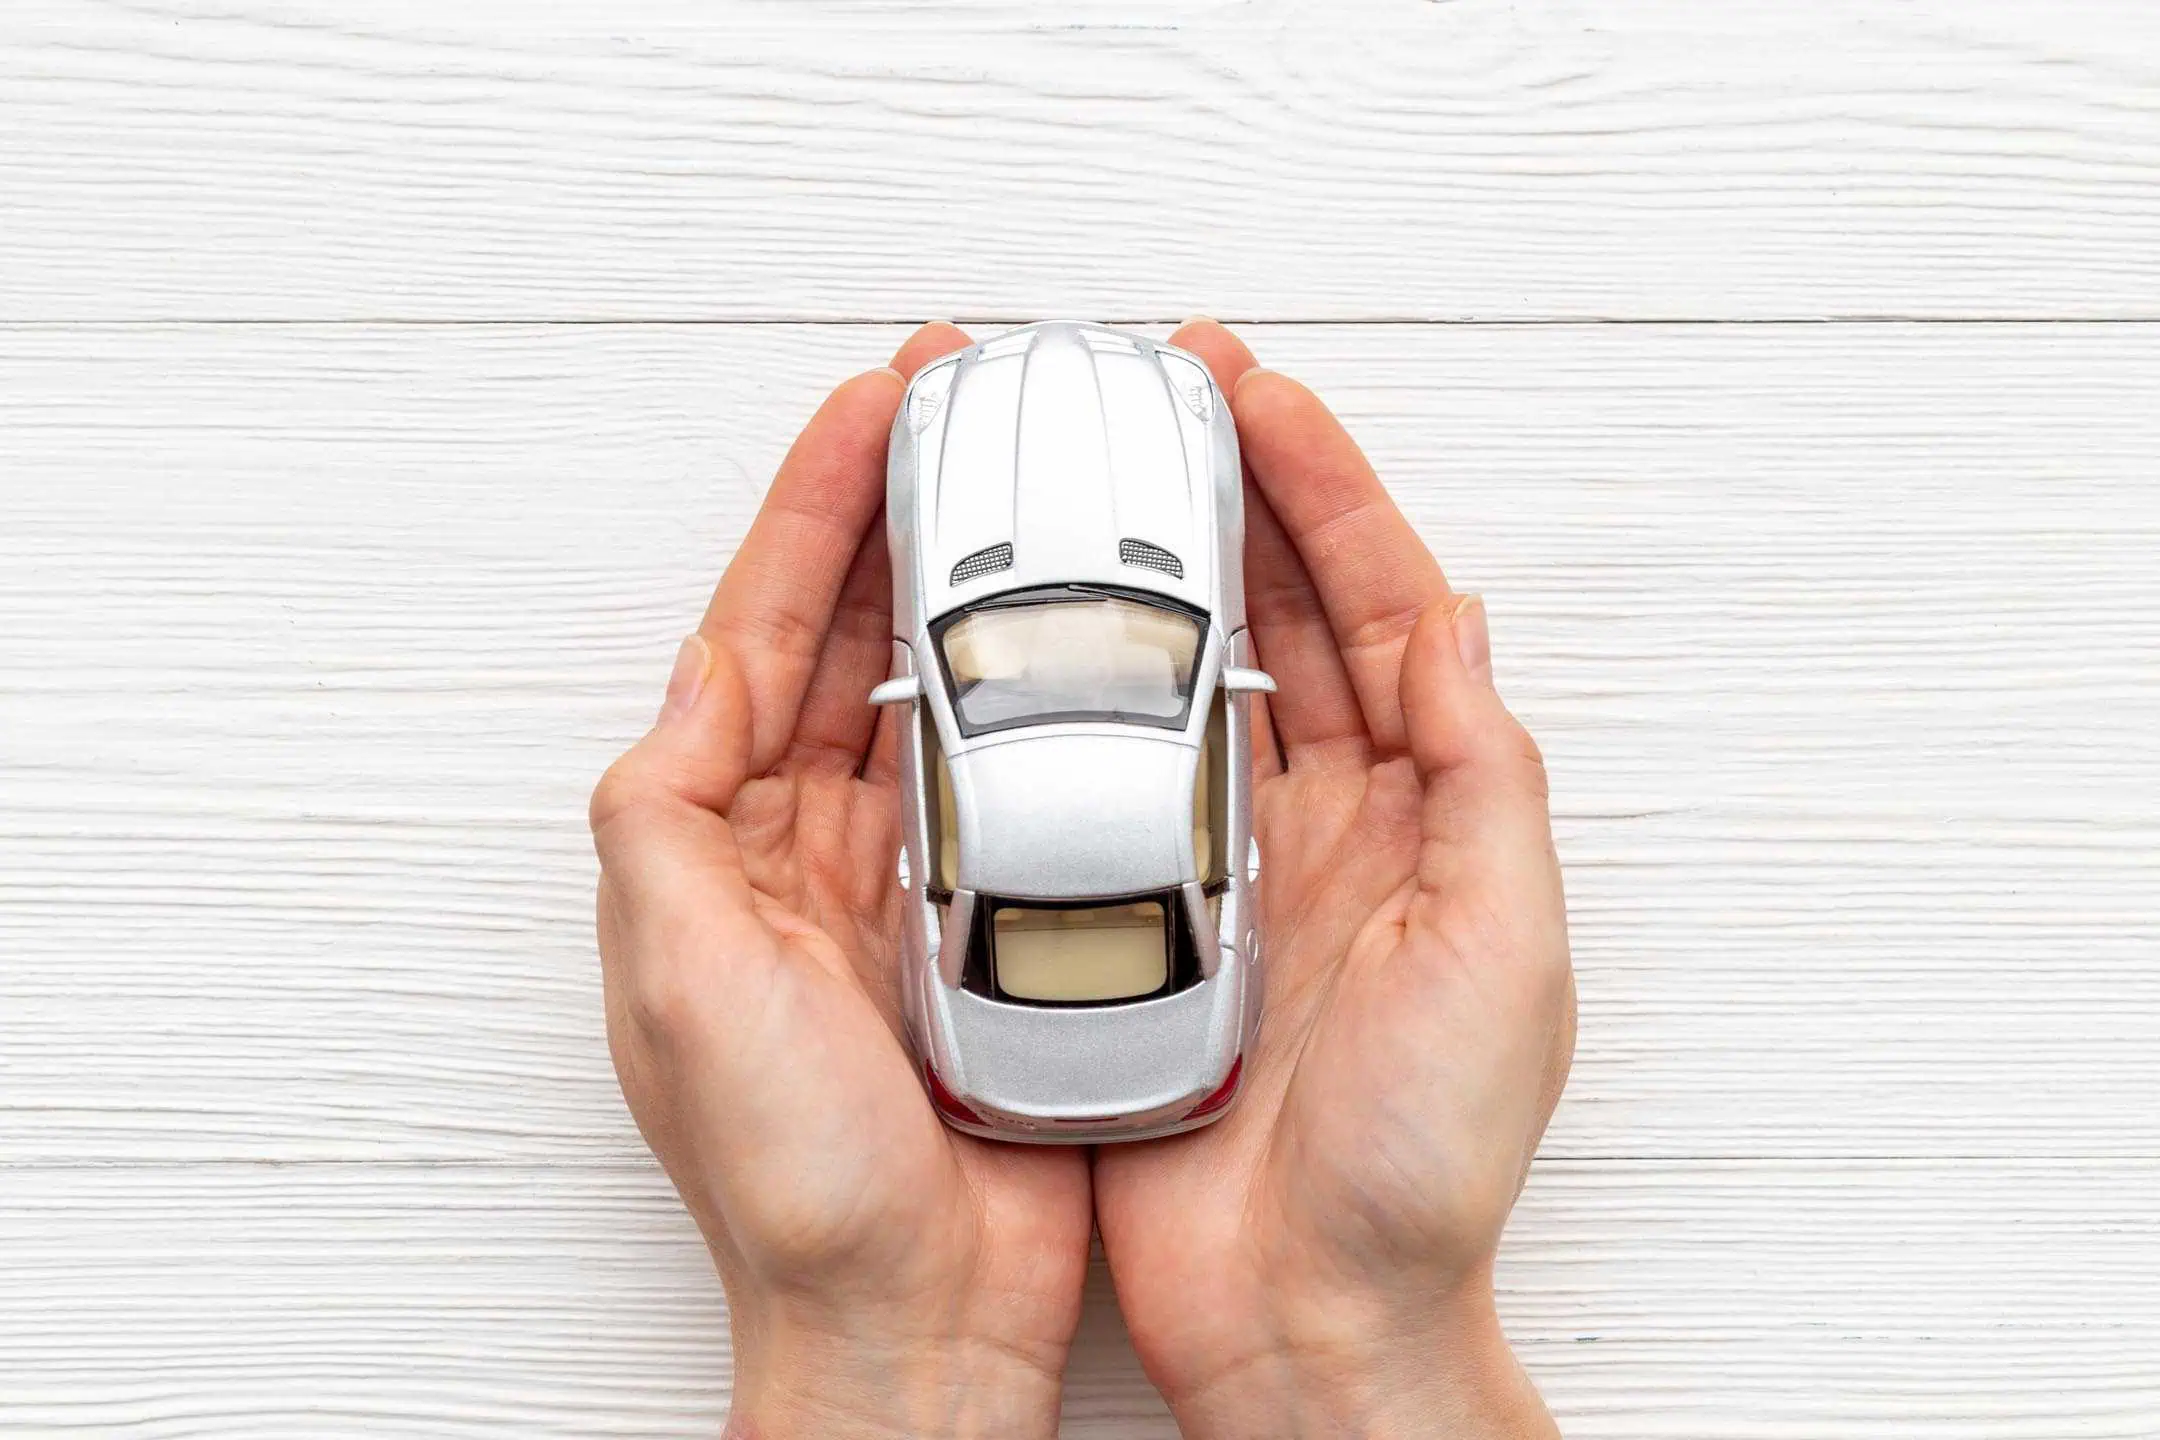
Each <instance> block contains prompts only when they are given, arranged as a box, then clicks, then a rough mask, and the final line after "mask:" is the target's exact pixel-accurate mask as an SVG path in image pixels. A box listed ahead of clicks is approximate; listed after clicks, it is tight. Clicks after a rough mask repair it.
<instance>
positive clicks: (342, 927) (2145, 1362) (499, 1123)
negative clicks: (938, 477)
mask: <svg viewBox="0 0 2160 1440" xmlns="http://www.w3.org/2000/svg"><path fill="white" fill-rule="evenodd" d="M1194 310H1205V311H1208V312H1211V313H1214V314H1216V315H1218V316H1221V317H1223V318H1226V319H1230V320H1233V321H1239V322H1245V326H1244V328H1245V333H1246V334H1247V336H1248V338H1249V339H1250V340H1251V341H1252V343H1253V345H1254V346H1255V348H1256V349H1257V350H1258V351H1259V352H1260V354H1261V355H1262V357H1263V358H1264V359H1265V360H1267V361H1268V362H1270V363H1273V364H1276V365H1278V366H1280V367H1282V368H1285V369H1288V370H1291V371H1293V372H1295V373H1297V374H1300V375H1302V376H1305V377H1307V378H1309V379H1310V380H1311V381H1312V382H1313V383H1315V384H1316V385H1317V386H1318V388H1319V389H1320V390H1321V391H1322V392H1323V393H1324V394H1325V395H1326V396H1328V397H1329V398H1330V399H1331V400H1332V401H1333V402H1335V403H1336V404H1337V405H1338V407H1339V408H1340V409H1341V410H1342V411H1343V412H1344V413H1345V414H1346V416H1347V417H1348V418H1349V420H1350V423H1351V424H1352V426H1353V428H1354V429H1355V430H1356V431H1357V433H1358V434H1359V435H1360V436H1361V437H1363V438H1364V439H1365V440H1366V441H1367V442H1368V444H1369V447H1370V449H1371V450H1372V452H1373V454H1374V456H1375V458H1376V460H1377V462H1378V463H1379V465H1380V467H1381V469H1382V472H1383V473H1384V474H1385V475H1386V476H1387V477H1388V478H1389V480H1390V482H1391V483H1392V485H1393V486H1394V488H1395V490H1396V493H1397V494H1398V496H1399V497H1400V498H1401V501H1402V503H1403V504H1404V506H1405V507H1406V508H1407V509H1408V510H1409V511H1410V512H1411V514H1412V515H1413V517H1414V518H1415V519H1416V521H1417V522H1418V523H1419V525H1420V526H1421V528H1422V529H1423V530H1424V532H1425V533H1426V534H1427V535H1428V536H1429V537H1430V539H1431V541H1432V543H1433V544H1434V546H1435V548H1436V549H1437V550H1438V551H1439V552H1440V553H1441V555H1442V557H1443V559H1444V560H1445V562H1446V563H1447V565H1448V566H1449V569H1450V572H1451V574H1452V575H1453V577H1454V578H1455V580H1456V581H1457V583H1458V584H1459V585H1462V586H1464V587H1466V588H1475V589H1478V590H1482V591H1484V592H1485V593H1486V594H1487V595H1488V596H1489V597H1490V603H1491V606H1492V611H1493V615H1494V628H1495V633H1496V641H1497V645H1498V647H1499V656H1500V664H1501V667H1502V673H1503V681H1504V684H1505V686H1506V688H1507V689H1508V691H1509V692H1510V694H1511V696H1512V698H1513V699H1514V700H1515V701H1516V703H1517V705H1518V708H1519V709H1520V710H1521V711H1523V713H1524V714H1525V715H1526V717H1527V718H1528V719H1529V720H1530V722H1531V723H1532V725H1533V727H1534V728H1535V729H1536V731H1537V732H1538V734H1539V735H1540V737H1541V738H1542V739H1543V740H1544V742H1545V745H1546V748H1547V750H1548V752H1549V754H1550V756H1551V760H1552V765H1553V770H1554V784H1555V802H1556V807H1557V819H1558V827H1559V834H1560V841H1561V850H1562V854H1563V858H1564V859H1565V861H1566V862H1567V866H1568V873H1569V884H1570V891H1571V896H1572V902H1573V909H1574V925H1575V932H1574V933H1575V938H1576V957H1577V963H1578V966H1579V968H1580V972H1581V991H1582V1043H1581V1049H1580V1055H1579V1058H1578V1060H1577V1064H1576V1070H1575V1079H1574V1083H1573V1086H1572V1088H1571V1089H1570V1091H1569V1096H1568V1100H1567V1102H1566V1103H1565V1105H1564V1106H1563V1107H1562V1110H1561V1113H1560V1116H1559V1119H1558V1121H1557V1123H1556V1124H1555V1127H1554V1129H1553V1132H1552V1135H1551V1137H1550V1138H1549V1140H1548V1141H1547V1143H1546V1146H1545V1150H1544V1154H1543V1158H1542V1159H1541V1160H1540V1162H1539V1165H1538V1167H1537V1170H1536V1172H1535V1175H1534V1177H1533V1180H1532V1183H1531V1185H1530V1188H1529V1191H1528V1193H1527V1194H1526V1196H1525V1197H1524V1199H1523V1202H1522V1205H1521V1208H1520V1210H1519V1211H1518V1214H1517V1217H1516V1221H1515V1224H1514V1226H1513V1228H1512V1230H1511V1231H1510V1233H1509V1240H1508V1245H1507V1248H1506V1250H1505V1252H1504V1255H1503V1260H1502V1275H1501V1279H1502V1282H1503V1286H1504V1290H1505V1296H1504V1307H1505V1314H1506V1318H1507V1321H1508V1323H1509V1328H1510V1330H1511V1332H1512V1334H1513V1335H1514V1337H1515V1339H1516V1341H1517V1343H1518V1345H1519V1347H1520V1349H1521V1351H1522V1353H1523V1355H1524V1356H1525V1358H1526V1360H1527V1362H1528V1364H1529V1365H1530V1367H1531V1369H1532V1370H1533V1371H1534V1372H1535V1374H1536V1376H1537V1378H1538V1380H1539V1382H1540V1384H1541V1385H1542V1386H1543V1387H1544V1389H1545V1391H1546V1393H1547V1394H1548V1395H1549V1396H1550V1398H1551V1400H1552V1402H1553V1404H1554V1407H1555V1408H1556V1410H1557V1411H1558V1412H1559V1414H1560V1415H1561V1417H1562V1419H1563V1422H1564V1425H1565V1428H1566V1429H1567V1430H1568V1432H1569V1433H1570V1434H1571V1435H1572V1436H1575V1437H1590V1436H1602V1437H1694V1436H1703V1437H1711V1436H1717V1437H1724V1436H1749V1437H1775V1440H1795V1437H1803V1436H1822V1437H1841V1440H1842V1437H1853V1436H1879V1437H1942V1440H1949V1437H1958V1440H1968V1437H1986V1440H2012V1437H2015V1440H2066V1437H2110V1440H2118V1437H2119V1440H2127V1437H2152V1436H2156V1435H2160V818H2156V814H2155V810H2156V805H2160V488H2156V487H2160V473H2156V472H2160V7H2155V6H2154V5H2152V4H2150V3H2147V0H1905V3H1899V4H1887V3H1880V0H1810V3H1808V4H1805V5H1797V4H1774V3H1770V0H1763V3H1735V0H1625V3H1622V0H1610V3H1603V4H1600V3H1594V0H1514V3H1506V0H1452V3H1438V4H1432V3H1410V0H1374V3H1370V4H1367V5H1360V6H1355V7H1338V6H1331V5H1324V4H1320V3H1287V0H1249V3H1229V0H1215V3H1166V0H1130V3H1099V0H1063V3H1048V0H1043V3H1020V0H947V3H932V4H905V5H903V4H897V3H868V0H864V3H829V4H783V3H777V0H765V3H750V0H735V3H718V0H606V3H597V0H596V3H584V4H566V5H550V6H541V5H530V4H517V3H511V0H488V3H474V0H467V3H462V4H445V3H441V0H426V3H422V0H378V3H367V4H363V3H359V0H348V3H340V4H332V3H326V0H297V3H279V0H128V3H121V0H9V3H8V4H7V5H6V7H5V8H4V9H0V1433H4V1434H6V1435H7V1436H9V1437H18V1436H61V1437H78V1436H100V1437H103V1436H121V1437H183V1436H184V1437H213V1436H214V1437H221V1440H222V1437H278V1440H288V1437H314V1436H337V1437H346V1436H352V1437H362V1436H364V1437H417V1436H431V1437H432V1436H518V1437H525V1436H533V1435H580V1436H584V1435H591V1436H610V1437H623V1436H663V1435H665V1436H693V1435H701V1434H710V1433H712V1431H713V1430H714V1428H715V1425H716V1421H717V1417H718V1416H719V1415H720V1414H721V1413H722V1412H723V1411H724V1409H725V1405H726V1397H727V1390H728V1381H729V1365H728V1355H727V1344H726V1319H725V1314H724V1311H723V1307H722V1303H721V1298H720V1294H719V1290H718V1287H717V1285H716V1284H715V1283H714V1282H713V1281H712V1279H711V1278H710V1276H709V1273H708V1271H707V1268H706V1264H705V1260H704V1257H703V1254H702V1251H701V1249H700V1247H699V1245H698V1243H697V1241H696V1238H695V1236H694V1234H693V1232H692V1230H691V1227H690V1226H689V1224H688V1223H687V1221H686V1220H685V1219H684V1218H683V1216H682V1214H681V1213H680V1211H679V1210H678V1208H677V1206H676V1204H675V1202H674V1199H673V1196H672V1194H671V1193H670V1191H669V1190H668V1188H667V1186H666V1184H665V1182H664V1181H663V1179H662V1178H661V1177H660V1176H659V1174H658V1173H657V1171H656V1170H655V1168H654V1166H653V1165H652V1163H651V1161H650V1160H649V1158H648V1157H647V1155H646V1153H645V1151H644V1149H643V1147H642V1146H641V1145H640V1143H639V1141H638V1138H637V1136H636V1134H635V1132H634V1131H633V1129H632V1128H631V1126H630V1124H629V1121H628V1119H627V1118H626V1116H625V1115H624V1113H623V1110H622V1107H621V1103H620V1101H619V1099H618V1097H617V1094H616V1090H615V1085H614V1081H613V1077H612V1075H611V1073H610V1071H609V1068H608V1063H607V1058H606V1054H605V1050H604V1046H603V1042H602V1037H601V1027H600V1018H599V999H598V987H597V979H596V975H595V965H594V962H593V958H592V954H591V937H590V931H589V914H588V908H589V903H590V884H591V869H592V867H591V861H590V858H589V852H588V849H587V845H586V840H585V836H584V833H583V821H582V809H583V800H584V796H585V793H586V791H587V788H588V786H589V784H590V782H591V780H592V778H593V777H594V775H596V774H597V772H598V771H599V769H600V768H601V766H602V764H603V763H604V761H605V760H606V758H607V757H609V756H610V755H611V754H612V753H614V752H615V751H616V750H618V749H619V748H620V747H621V746H623V745H624V744H625V743H626V742H627V741H628V740H629V739H630V738H631V737H632V736H633V735H635V734H636V733H637V732H638V731H639V730H640V729H641V728H642V727H643V725H644V724H645V722H646V720H647V719H648V717H649V715H650V712H651V709H652V707H653V705H654V704H655V702H656V699H657V696H658V693H659V688H660V684H661V680H662V677H663V675H664V673H665V670H666V666H667V664H668V660H669V657H670V655H671V653H672V648H673V644H674V640H675V638H676V637H677V636H678V635H679V634H680V633H681V632H682V631H683V630H684V629H685V628H686V626H687V625H688V623H689V622H690V619H691V617H692V616H693V615H694V614H695V613H696V609H697V606H698V605H699V603H700V600H701V597H702V593H703V592H704V590H705V589H706V587H707V586H708V585H709V583H710V582H711V580H712V578H713V576H714V575H715V573H716V572H717V571H718V569H719V568H720V566H721V565H722V564H723V563H724V562H725V561H726V559H727V556H728V553H729V550H730V547H731V546H732V544H733V542H734V540H735V538H736V537H737V536H738V535H739V533H740V531H741V529H742V526H743V524H744V521H745V518H746V516H747V514H748V513H749V511H750V509H751V507H752V506H753V505H754V504H755V502H756V500H757V496H758V494H759V492H760V489H761V487H762V485H763V483H764V481H765V479H766V477H767V476H768V475H769V474H770V472H771V469H772V467H773V465H774V463H775V461H776V460H777V458H778V456H779V455H780V453H781V451H782V448H783V447H784V445H785V443H786V441H787V439H788V438H789V436H790V435H791V433H792V431H793V429H794V427H795V426H796V425H797V424H798V422H799V421H800V420H801V418H802V417H803V416H804V415H805V414H806V412H807V410H808V408H809V406H810V405H811V403H812V400H813V397H814V396H816V395H817V394H818V393H820V392H821V391H822V389H823V388H824V387H825V386H826V385H827V384H829V383H830V382H832V381H833V380H835V379H836V378H838V377H840V376H842V375H844V374H847V373H849V372H851V371H853V370H856V369H861V368H864V367H866V366H869V365H872V364H876V363H879V361H880V360H881V359H882V358H883V357H884V356H885V355H886V354H887V353H888V352H889V350H890V349H891V347H892V346H893V345H894V344H895V343H896V342H897V340H898V339H899V338H900V337H901V336H902V335H903V334H904V333H906V330H907V328H908V324H907V322H911V321H914V320H918V319H922V318H928V317H932V316H956V317H958V318H960V319H962V320H963V321H966V322H968V323H971V324H973V325H974V326H975V327H976V328H977V329H978V330H982V329H987V328H993V327H994V326H995V325H996V324H997V323H1000V322H1004V321H1008V320H1022V319H1031V318H1037V317H1041V316H1046V315H1077V316H1083V317H1090V318H1100V319H1113V320H1123V321H1128V322H1132V323H1137V324H1145V325H1148V326H1152V327H1157V328H1158V329H1161V328H1167V326H1168V325H1169V324H1171V323H1174V322H1175V321H1176V320H1177V319H1178V318H1179V317H1180V316H1182V315H1184V314H1186V313H1188V312H1190V311H1194ZM1100 1278H1101V1277H1100V1276H1099V1275H1098V1276H1097V1280H1098V1290H1099V1292H1100V1293H1098V1294H1097V1295H1096V1297H1095V1299H1094V1303H1093V1304H1092V1305H1091V1309H1090V1311H1089V1315H1088V1319H1087V1321H1086V1326H1085V1331H1084V1334H1083V1337H1082V1340H1081V1343H1080V1346H1079V1350H1078V1354H1077V1356H1076V1358H1075V1361H1074V1367H1073V1373H1072V1376H1071V1380H1070V1389H1069V1397H1068V1401H1067V1415H1068V1422H1067V1426H1066V1431H1067V1433H1068V1434H1069V1435H1073V1436H1092V1437H1120V1440H1131V1437H1141V1436H1164V1435H1168V1434H1170V1433H1171V1431H1170V1427H1169V1425H1168V1421H1167V1418H1166V1417H1165V1416H1164V1414H1163V1412H1162V1410H1161V1407H1160V1405H1159V1402H1157V1401H1156V1399H1155V1398H1154V1396H1153V1394H1152V1392H1150V1391H1149V1389H1148V1388H1147V1386H1146V1384H1145V1381H1144V1380H1143V1379H1142V1378H1141V1377H1140V1375H1139V1372H1138V1369H1137V1367H1136V1365H1135V1364H1134V1362H1133V1360H1132V1358H1131V1354H1130V1351H1129V1348H1128V1347H1127V1346H1126V1344H1125V1342H1124V1339H1123V1337H1122V1334H1121V1332H1120V1329H1119V1325H1118V1321H1117V1318H1116V1314H1115V1311H1114V1309H1113V1308H1112V1307H1111V1306H1110V1305H1109V1303H1108V1299H1107V1291H1106V1290H1102V1289H1101V1287H1100V1284H1099V1282H1100Z"/></svg>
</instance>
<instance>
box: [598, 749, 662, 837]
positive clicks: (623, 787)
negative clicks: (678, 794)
mask: <svg viewBox="0 0 2160 1440" xmlns="http://www.w3.org/2000/svg"><path fill="white" fill-rule="evenodd" d="M668 798H669V792H668V789H667V786H666V784H665V783H664V781H663V779H662V777H661V776H659V775H657V774H656V773H654V771H653V767H652V765H651V763H650V762H649V761H648V759H647V758H646V757H645V756H644V755H643V754H641V753H640V751H639V750H637V749H635V748H633V749H631V750H629V751H626V752H625V753H624V754H623V755H622V756H621V758H619V759H617V760H616V761H615V763H614V764H612V765H610V766H608V768H607V769H606V770H605V771H604V772H602V774H601V776H600V779H599V782H598V783H597V784H595V785H594V786H593V792H592V798H591V800H590V801H589V802H587V804H586V807H585V819H586V823H587V824H588V825H590V826H591V827H592V833H593V837H594V838H595V839H598V838H600V837H601V836H602V835H603V834H604V833H605V832H606V831H607V830H608V829H610V828H611V827H613V826H616V825H618V824H619V823H620V822H622V821H623V820H625V819H626V818H629V817H633V816H636V815H639V814H646V813H650V812H652V811H654V810H655V809H657V808H659V807H661V806H662V805H663V804H664V803H665V802H666V801H667V800H668Z"/></svg>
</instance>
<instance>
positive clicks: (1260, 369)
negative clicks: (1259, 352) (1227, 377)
mask: <svg viewBox="0 0 2160 1440" xmlns="http://www.w3.org/2000/svg"><path fill="white" fill-rule="evenodd" d="M1274 373H1275V372H1274V371H1273V370H1270V369H1268V368H1267V366H1265V365H1255V366H1253V367H1252V369H1250V370H1247V371H1246V372H1245V373H1244V374H1242V375H1240V376H1238V377H1237V384H1235V385H1233V386H1231V387H1230V398H1231V399H1233V400H1235V399H1237V397H1238V396H1239V395H1241V394H1243V393H1244V391H1245V387H1246V386H1247V385H1250V384H1252V382H1253V381H1254V380H1256V379H1258V378H1259V377H1260V376H1262V375H1273V374H1274Z"/></svg>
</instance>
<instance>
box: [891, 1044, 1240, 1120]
mask: <svg viewBox="0 0 2160 1440" xmlns="http://www.w3.org/2000/svg"><path fill="white" fill-rule="evenodd" d="M922 1073H923V1082H924V1083H925V1084H927V1085H928V1086H929V1087H930V1103H931V1104H932V1105H935V1106H936V1107H937V1110H938V1113H939V1114H940V1115H944V1116H946V1117H947V1118H949V1119H953V1120H958V1121H960V1122H961V1123H962V1124H964V1125H980V1124H982V1123H983V1118H982V1116H980V1115H977V1114H976V1113H975V1112H974V1111H973V1110H970V1109H968V1107H967V1106H965V1105H963V1104H961V1103H960V1100H959V1097H958V1096H956V1095H954V1094H953V1093H952V1091H950V1090H948V1089H946V1088H945V1082H944V1081H943V1080H940V1079H938V1073H937V1071H935V1070H933V1069H931V1068H930V1062H929V1061H927V1060H925V1061H923V1067H922ZM1232 1078H1233V1079H1234V1078H1235V1077H1234V1076H1233V1077H1232Z"/></svg>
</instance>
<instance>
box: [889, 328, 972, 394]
mask: <svg viewBox="0 0 2160 1440" xmlns="http://www.w3.org/2000/svg"><path fill="white" fill-rule="evenodd" d="M974 343H975V342H974V341H973V340H970V339H969V338H968V333H967V331H965V330H962V329H961V328H960V327H959V326H957V325H948V324H946V323H945V322H944V321H943V320H933V321H931V322H930V323H929V324H927V325H925V326H923V327H922V328H921V329H920V330H917V331H916V332H915V333H914V334H912V335H910V336H908V338H907V339H906V340H905V341H903V342H902V343H901V346H900V349H899V351H898V352H897V353H895V354H894V356H893V358H892V368H893V369H895V370H897V371H899V372H900V378H901V379H903V380H912V379H914V378H915V372H916V371H918V370H920V369H922V367H923V366H925V365H927V364H929V363H930V362H931V361H933V360H935V359H937V358H938V357H939V356H941V355H950V354H952V352H953V351H955V350H965V349H966V348H967V347H968V346H970V345H972V344H974Z"/></svg>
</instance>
